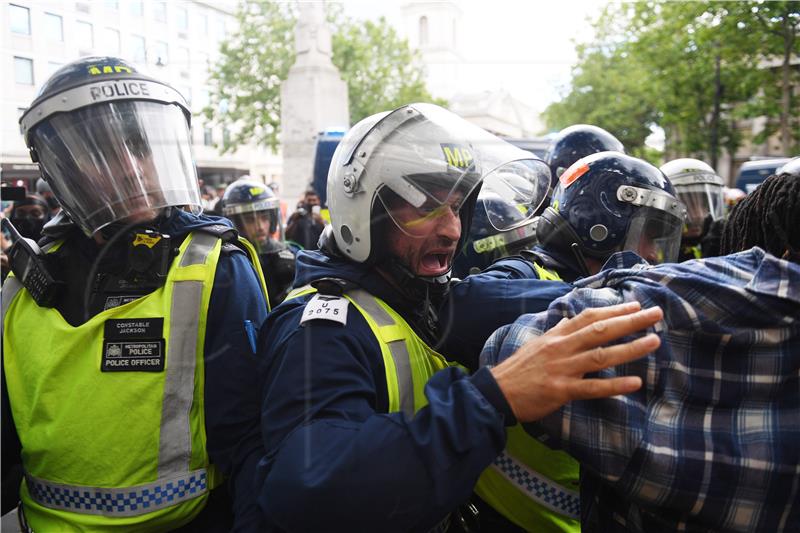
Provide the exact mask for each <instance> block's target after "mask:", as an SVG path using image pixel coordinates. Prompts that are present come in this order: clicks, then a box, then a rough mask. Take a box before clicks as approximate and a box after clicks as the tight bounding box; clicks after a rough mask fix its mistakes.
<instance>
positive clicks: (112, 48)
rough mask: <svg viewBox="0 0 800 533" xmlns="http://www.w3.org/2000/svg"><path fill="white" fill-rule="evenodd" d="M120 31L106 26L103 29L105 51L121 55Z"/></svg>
mask: <svg viewBox="0 0 800 533" xmlns="http://www.w3.org/2000/svg"><path fill="white" fill-rule="evenodd" d="M119 48H120V46H119V31H118V30H115V29H114V28H106V29H105V30H104V31H103V52H104V53H106V54H110V55H119Z"/></svg>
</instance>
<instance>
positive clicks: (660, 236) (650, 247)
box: [622, 207, 683, 265]
mask: <svg viewBox="0 0 800 533" xmlns="http://www.w3.org/2000/svg"><path fill="white" fill-rule="evenodd" d="M682 227H683V223H682V221H681V219H680V218H678V217H676V216H675V215H673V214H671V213H668V212H666V211H662V210H661V209H656V208H652V207H642V208H640V209H638V210H637V212H636V214H635V215H634V216H633V217H632V218H631V222H630V225H629V226H628V234H627V236H626V238H625V244H624V245H623V247H622V249H623V250H633V251H635V252H636V253H638V254H639V255H640V256H641V257H642V258H644V259H645V260H647V262H648V263H650V264H653V265H656V264H658V263H673V262H675V261H676V260H677V259H678V253H679V251H680V244H681V229H682Z"/></svg>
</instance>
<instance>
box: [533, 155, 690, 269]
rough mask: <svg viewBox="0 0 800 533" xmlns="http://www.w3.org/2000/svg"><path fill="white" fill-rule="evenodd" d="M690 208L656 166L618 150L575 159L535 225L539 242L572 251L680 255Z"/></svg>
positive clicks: (602, 255)
mask: <svg viewBox="0 0 800 533" xmlns="http://www.w3.org/2000/svg"><path fill="white" fill-rule="evenodd" d="M685 217H686V208H685V207H684V205H683V204H682V203H681V202H680V200H678V199H677V197H676V195H675V189H674V188H673V187H672V185H671V184H670V182H669V180H668V179H667V178H666V176H664V174H663V173H662V172H661V171H660V170H659V169H658V168H656V167H654V166H653V165H651V164H650V163H647V162H646V161H643V160H641V159H637V158H635V157H631V156H628V155H625V154H621V153H619V152H600V153H597V154H593V155H590V156H587V157H584V158H582V159H579V160H578V161H576V162H575V163H574V164H573V165H572V166H571V167H569V168H568V169H567V170H566V171H565V172H564V173H563V174H561V177H560V178H559V184H558V187H557V188H556V190H555V192H554V193H553V199H552V202H551V204H550V207H548V208H547V209H545V211H544V213H543V214H542V217H541V219H540V220H539V223H538V225H537V237H538V239H539V242H540V245H541V246H542V247H544V248H545V249H551V250H555V251H557V252H559V253H560V254H562V255H565V256H567V257H570V256H573V257H575V259H576V260H577V264H578V265H579V266H580V267H581V268H582V270H583V271H584V272H583V273H584V274H590V273H591V271H590V268H589V267H588V265H587V263H586V258H587V257H588V258H593V259H595V260H598V261H604V260H606V259H607V258H608V257H609V256H610V255H611V254H613V253H614V252H617V251H621V250H633V251H636V252H637V253H639V255H641V256H642V257H643V258H644V259H646V260H647V261H649V262H650V263H663V262H672V261H675V259H676V258H677V257H678V252H679V248H680V240H681V228H682V226H683V221H684V219H685Z"/></svg>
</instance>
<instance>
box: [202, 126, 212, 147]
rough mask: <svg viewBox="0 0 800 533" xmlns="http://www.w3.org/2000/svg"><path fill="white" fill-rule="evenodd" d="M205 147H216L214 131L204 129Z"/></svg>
mask: <svg viewBox="0 0 800 533" xmlns="http://www.w3.org/2000/svg"><path fill="white" fill-rule="evenodd" d="M203 146H214V130H212V129H211V128H203Z"/></svg>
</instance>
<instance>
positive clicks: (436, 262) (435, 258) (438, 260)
mask: <svg viewBox="0 0 800 533" xmlns="http://www.w3.org/2000/svg"><path fill="white" fill-rule="evenodd" d="M421 262H422V268H423V269H424V270H425V271H426V272H430V273H435V274H440V273H444V272H447V271H448V270H450V254H449V253H433V254H425V255H424V256H422V261H421Z"/></svg>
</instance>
